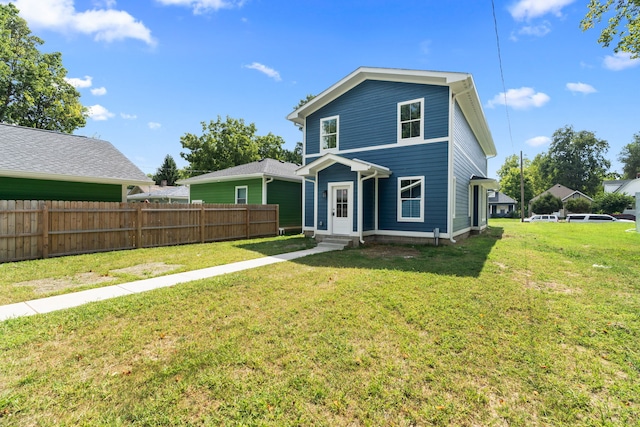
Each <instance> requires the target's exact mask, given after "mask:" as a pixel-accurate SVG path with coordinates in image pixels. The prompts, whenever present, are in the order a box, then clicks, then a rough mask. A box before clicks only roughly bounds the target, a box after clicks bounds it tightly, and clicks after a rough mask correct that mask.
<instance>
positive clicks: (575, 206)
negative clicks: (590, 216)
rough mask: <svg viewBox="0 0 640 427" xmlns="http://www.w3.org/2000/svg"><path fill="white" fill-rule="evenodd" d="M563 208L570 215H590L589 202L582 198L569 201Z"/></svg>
mask: <svg viewBox="0 0 640 427" xmlns="http://www.w3.org/2000/svg"><path fill="white" fill-rule="evenodd" d="M564 207H565V208H566V209H567V211H569V212H571V213H590V212H591V202H589V201H588V200H587V199H584V198H582V197H577V198H575V199H570V200H568V201H567V203H565V205H564Z"/></svg>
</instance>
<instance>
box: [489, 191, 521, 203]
mask: <svg viewBox="0 0 640 427" xmlns="http://www.w3.org/2000/svg"><path fill="white" fill-rule="evenodd" d="M488 200H489V203H495V204H500V205H505V204H513V203H516V201H515V200H514V199H512V198H511V197H509V196H507V195H506V194H504V193H500V192H497V193H495V195H494V196H493V197H488Z"/></svg>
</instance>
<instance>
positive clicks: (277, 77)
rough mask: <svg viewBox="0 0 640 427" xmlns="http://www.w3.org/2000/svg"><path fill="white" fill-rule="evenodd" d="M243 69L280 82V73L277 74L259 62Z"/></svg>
mask: <svg viewBox="0 0 640 427" xmlns="http://www.w3.org/2000/svg"><path fill="white" fill-rule="evenodd" d="M244 67H245V68H250V69H252V70H257V71H260V72H261V73H263V74H266V75H267V76H269V77H271V78H272V79H273V80H275V81H277V82H279V81H280V80H282V79H281V78H280V73H278V72H277V71H276V70H274V69H273V68H270V67H267V66H266V65H262V64H260V63H259V62H254V63H253V64H251V65H245V66H244Z"/></svg>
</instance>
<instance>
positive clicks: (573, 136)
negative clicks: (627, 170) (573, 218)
mask: <svg viewBox="0 0 640 427" xmlns="http://www.w3.org/2000/svg"><path fill="white" fill-rule="evenodd" d="M608 149H609V143H608V142H607V141H605V140H603V139H598V138H596V136H595V134H594V133H593V132H589V131H584V130H583V131H579V132H576V131H574V130H573V127H571V126H565V127H564V128H562V129H558V130H556V131H555V132H554V133H553V138H552V141H551V146H550V147H549V152H548V154H547V155H546V156H545V157H544V158H543V159H542V161H541V165H540V172H541V174H542V175H544V176H547V177H549V180H550V182H551V183H552V185H553V184H562V185H564V186H566V187H569V188H571V189H572V190H578V191H581V192H582V193H585V194H587V195H595V194H596V193H597V192H598V189H599V188H600V186H601V184H602V179H603V177H604V176H605V175H606V173H607V171H608V169H609V168H610V167H611V162H610V161H609V160H607V159H606V158H605V157H604V155H605V153H606V152H607V150H608Z"/></svg>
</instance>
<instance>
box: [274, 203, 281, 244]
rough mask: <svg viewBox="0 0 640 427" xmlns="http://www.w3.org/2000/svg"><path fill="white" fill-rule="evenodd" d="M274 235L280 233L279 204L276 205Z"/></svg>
mask: <svg viewBox="0 0 640 427" xmlns="http://www.w3.org/2000/svg"><path fill="white" fill-rule="evenodd" d="M275 234H276V236H278V235H280V205H276V233H275Z"/></svg>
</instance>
